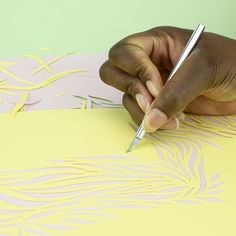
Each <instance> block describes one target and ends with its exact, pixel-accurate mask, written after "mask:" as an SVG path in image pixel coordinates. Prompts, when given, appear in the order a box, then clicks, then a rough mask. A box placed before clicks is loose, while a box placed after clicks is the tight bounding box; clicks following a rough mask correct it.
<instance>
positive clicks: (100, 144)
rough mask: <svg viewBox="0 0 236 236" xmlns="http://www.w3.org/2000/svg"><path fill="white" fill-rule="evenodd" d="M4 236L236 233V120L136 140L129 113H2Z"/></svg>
mask: <svg viewBox="0 0 236 236" xmlns="http://www.w3.org/2000/svg"><path fill="white" fill-rule="evenodd" d="M0 130H1V139H0V140H1V148H0V235H70V236H73V235H102V236H106V235H107V236H108V235H109V236H111V235H112V236H116V235H117V236H118V235H119V236H120V235H140V236H141V235H142V236H143V235H149V236H154V235H155V236H156V235H162V236H170V235H177V236H180V235H181V236H185V235H186V236H187V235H188V236H189V235H191V236H199V235H208V236H211V235H212V236H213V235H214V236H222V235H227V236H231V235H232V236H233V235H236V229H235V211H236V158H235V153H236V150H235V144H236V117H222V118H220V117H219V118H203V117H198V116H187V119H186V121H184V122H183V123H182V124H181V128H180V129H179V130H176V131H158V132H157V133H156V134H154V135H149V136H147V137H146V139H145V140H143V141H142V143H141V144H140V146H138V147H137V148H136V149H134V151H133V152H131V153H128V154H127V153H126V149H127V147H128V145H129V143H130V142H131V140H132V138H133V136H134V133H135V132H134V129H133V125H132V121H131V120H130V118H129V115H128V114H127V112H126V111H124V110H123V109H110V110H109V109H105V110H103V109H93V110H90V109H82V110H66V111H37V112H27V113H26V112H20V113H18V114H17V116H16V118H15V119H14V120H12V119H9V114H1V115H0Z"/></svg>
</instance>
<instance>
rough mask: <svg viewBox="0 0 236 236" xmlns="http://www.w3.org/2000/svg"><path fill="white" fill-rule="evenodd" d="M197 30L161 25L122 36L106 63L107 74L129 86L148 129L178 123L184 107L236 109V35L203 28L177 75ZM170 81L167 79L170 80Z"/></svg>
mask: <svg viewBox="0 0 236 236" xmlns="http://www.w3.org/2000/svg"><path fill="white" fill-rule="evenodd" d="M191 34H192V31H191V30H186V29H180V28H174V27H157V28H154V29H151V30H148V31H145V32H142V33H137V34H134V35H131V36H128V37H126V38H124V39H122V40H121V41H120V42H118V43H117V44H115V45H114V46H113V47H112V48H111V49H110V52H109V60H108V61H106V62H105V63H104V64H103V65H102V66H101V68H100V77H101V79H102V80H103V81H104V82H105V83H107V84H108V85H111V86H113V87H115V88H117V89H119V90H121V91H123V92H124V96H123V104H124V106H125V108H126V109H127V110H128V112H129V113H130V115H131V117H132V118H133V119H134V120H135V121H136V123H138V124H140V122H141V121H142V119H143V117H144V127H145V130H146V131H149V132H153V131H155V130H157V129H159V128H162V129H175V128H177V127H178V125H179V119H182V118H183V117H184V115H183V113H182V112H183V111H184V112H188V113H194V114H203V115H229V114H236V40H233V39H230V38H226V37H223V36H220V35H217V34H213V33H203V35H202V36H201V38H200V40H199V42H198V44H197V45H196V47H195V49H194V50H193V52H192V53H191V54H190V55H189V57H188V58H187V59H186V61H185V62H184V63H183V65H182V66H181V67H180V69H179V70H178V71H177V72H176V74H175V75H174V76H173V78H172V79H171V80H170V81H168V83H166V80H167V78H168V75H169V74H170V72H171V70H172V68H173V66H174V65H175V63H176V62H177V60H178V58H179V56H180V54H181V52H182V51H183V49H184V47H185V45H186V43H187V41H188V40H189V38H190V36H191ZM165 83H166V84H165Z"/></svg>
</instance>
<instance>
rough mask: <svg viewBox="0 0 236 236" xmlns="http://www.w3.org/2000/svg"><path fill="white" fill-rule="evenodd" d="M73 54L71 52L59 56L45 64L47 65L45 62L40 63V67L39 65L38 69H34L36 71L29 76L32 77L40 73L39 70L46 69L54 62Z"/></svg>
mask: <svg viewBox="0 0 236 236" xmlns="http://www.w3.org/2000/svg"><path fill="white" fill-rule="evenodd" d="M74 53H75V51H73V52H68V53H65V54H63V55H61V56H58V57H56V58H54V59H52V60H50V61H49V62H47V63H45V62H43V63H41V64H42V65H41V66H40V67H38V68H36V69H35V70H34V71H33V72H32V73H31V75H32V76H33V75H35V74H37V73H38V72H40V71H41V70H43V69H46V68H49V67H48V66H49V65H51V64H53V63H54V62H57V61H59V60H61V59H62V58H64V57H66V56H69V55H72V54H74Z"/></svg>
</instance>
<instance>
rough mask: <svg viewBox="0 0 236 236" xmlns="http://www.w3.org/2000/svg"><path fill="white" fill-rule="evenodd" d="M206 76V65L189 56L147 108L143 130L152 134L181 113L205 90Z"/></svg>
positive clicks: (207, 79)
mask: <svg viewBox="0 0 236 236" xmlns="http://www.w3.org/2000/svg"><path fill="white" fill-rule="evenodd" d="M193 65H194V66H193ZM207 74H209V72H208V71H207V66H206V64H204V63H203V61H200V60H199V59H198V60H195V59H194V56H192V57H191V55H190V56H189V58H188V59H187V60H186V61H185V63H184V64H183V65H182V66H181V68H180V69H179V70H178V71H177V72H176V74H175V75H174V76H173V77H172V79H171V80H170V81H168V82H167V83H166V84H165V85H164V87H163V89H162V90H161V91H160V93H159V95H158V96H157V97H156V98H155V100H154V101H153V103H152V104H151V106H150V107H149V109H148V111H147V112H146V114H145V117H144V129H145V130H146V131H148V132H154V131H155V130H157V129H159V128H160V127H161V126H163V125H164V124H165V123H167V122H168V121H169V120H170V119H172V118H174V117H175V116H176V115H178V114H179V113H180V112H182V111H183V110H184V109H185V107H186V106H187V105H188V104H189V103H190V102H192V101H193V100H194V99H195V98H197V97H198V96H199V95H201V94H202V93H203V92H204V91H205V90H206V89H207V87H208V84H209V78H210V77H209V76H207Z"/></svg>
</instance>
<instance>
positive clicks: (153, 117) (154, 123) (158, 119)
mask: <svg viewBox="0 0 236 236" xmlns="http://www.w3.org/2000/svg"><path fill="white" fill-rule="evenodd" d="M167 120H168V118H167V116H166V114H164V113H163V112H162V111H160V110H159V109H157V108H154V109H152V110H151V111H150V112H148V113H147V114H146V115H145V117H144V129H145V131H148V132H154V131H155V130H157V129H159V128H160V127H161V126H162V125H164V124H165V123H166V122H167Z"/></svg>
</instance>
